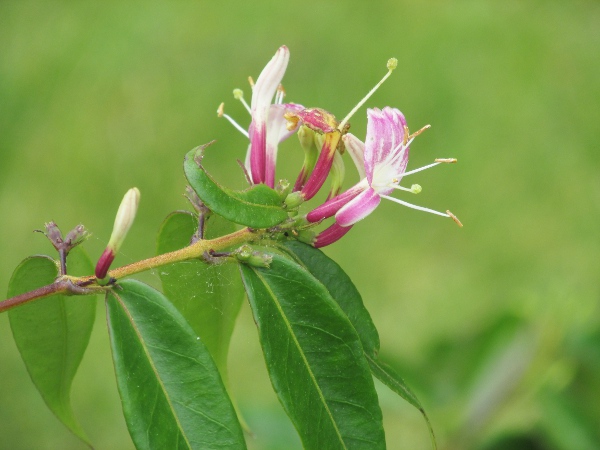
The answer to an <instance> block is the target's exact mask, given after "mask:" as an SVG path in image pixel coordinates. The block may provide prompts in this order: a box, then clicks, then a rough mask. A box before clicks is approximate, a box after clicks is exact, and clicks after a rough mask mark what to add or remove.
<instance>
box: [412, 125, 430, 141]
mask: <svg viewBox="0 0 600 450" xmlns="http://www.w3.org/2000/svg"><path fill="white" fill-rule="evenodd" d="M429 128H431V125H425V126H424V127H423V128H421V129H420V130H419V131H415V132H414V133H413V134H411V135H410V136H409V137H408V139H414V138H416V137H417V136H418V135H420V134H421V133H422V132H423V131H425V130H428V129H429Z"/></svg>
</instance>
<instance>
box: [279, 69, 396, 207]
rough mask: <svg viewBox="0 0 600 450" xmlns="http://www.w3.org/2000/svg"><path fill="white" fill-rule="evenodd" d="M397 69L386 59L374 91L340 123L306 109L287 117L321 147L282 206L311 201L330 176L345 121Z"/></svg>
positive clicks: (324, 114) (328, 116) (347, 126)
mask: <svg viewBox="0 0 600 450" xmlns="http://www.w3.org/2000/svg"><path fill="white" fill-rule="evenodd" d="M397 66H398V60H397V59H396V58H390V59H389V60H388V62H387V69H388V71H387V73H386V74H385V75H384V76H383V78H382V79H381V80H380V81H379V82H378V83H377V84H376V85H375V87H373V89H371V90H370V91H369V92H368V93H367V95H366V96H364V97H363V99H362V100H361V101H360V102H358V104H357V105H356V106H355V107H354V108H353V109H352V110H351V111H350V112H349V113H348V114H347V115H346V117H344V119H343V120H342V121H341V122H337V120H336V119H335V117H334V116H333V114H331V113H328V112H327V111H325V110H322V109H320V108H309V109H305V110H302V111H301V112H300V113H297V114H288V116H287V118H288V120H289V121H290V123H291V124H292V125H294V124H296V123H297V122H301V123H302V124H303V125H305V126H307V127H309V128H310V129H312V130H314V131H315V132H316V133H318V134H319V135H322V136H321V139H320V142H322V145H321V152H320V154H319V158H318V160H317V163H316V165H315V167H314V169H313V171H312V173H311V174H310V176H309V177H308V179H307V180H306V182H305V183H304V184H303V185H302V189H301V190H300V191H299V192H294V193H292V194H291V197H290V199H289V200H288V201H286V204H297V203H301V202H302V201H305V200H309V199H311V198H312V197H314V195H315V194H316V193H317V192H319V190H320V189H321V186H323V183H324V182H325V180H326V178H327V176H328V175H329V173H330V172H331V168H332V165H333V162H334V159H335V155H336V151H337V150H341V148H342V147H341V142H340V140H341V138H342V136H344V135H345V134H346V133H347V131H348V128H349V127H350V126H349V124H348V121H349V120H350V118H351V117H352V116H353V115H354V113H355V112H356V111H357V110H358V109H359V108H360V107H361V106H362V105H364V104H365V102H366V101H367V100H368V99H369V98H370V97H371V95H373V93H374V92H375V91H376V90H377V89H378V88H379V86H381V85H382V84H383V82H384V81H385V80H387V78H388V77H389V76H390V75H391V73H392V71H393V70H394V69H395V68H396V67H397ZM339 169H340V165H339V164H338V166H337V167H336V169H335V170H334V171H337V172H338V174H337V175H338V176H339V175H341V173H339ZM335 183H336V180H334V185H333V187H332V191H331V192H330V196H331V195H332V194H333V193H334V191H335V190H337V186H336V185H335ZM297 185H298V183H297Z"/></svg>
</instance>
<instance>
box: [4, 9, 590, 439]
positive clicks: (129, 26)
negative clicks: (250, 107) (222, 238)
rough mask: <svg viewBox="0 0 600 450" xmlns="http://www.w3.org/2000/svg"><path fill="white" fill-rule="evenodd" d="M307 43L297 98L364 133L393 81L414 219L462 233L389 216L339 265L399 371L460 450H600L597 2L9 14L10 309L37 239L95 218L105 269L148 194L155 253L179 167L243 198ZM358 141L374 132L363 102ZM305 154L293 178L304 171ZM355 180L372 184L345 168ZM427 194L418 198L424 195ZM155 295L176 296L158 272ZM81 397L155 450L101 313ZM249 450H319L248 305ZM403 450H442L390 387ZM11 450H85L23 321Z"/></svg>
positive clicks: (391, 431) (348, 248) (389, 415)
mask: <svg viewBox="0 0 600 450" xmlns="http://www.w3.org/2000/svg"><path fill="white" fill-rule="evenodd" d="M282 44H286V45H287V46H288V47H289V48H290V50H291V62H290V65H289V69H288V72H287V74H286V76H285V79H284V84H285V87H286V90H287V93H288V97H287V99H288V100H289V101H296V102H300V103H302V104H304V105H306V106H320V107H323V108H325V109H327V110H329V111H331V112H332V113H334V114H336V115H337V116H338V118H341V117H343V116H344V115H345V114H346V113H347V112H348V111H349V110H350V109H351V108H352V107H353V106H354V105H355V104H356V102H357V101H358V100H359V99H360V98H361V97H362V96H363V95H364V94H365V93H366V92H367V91H368V90H369V89H370V88H371V87H372V86H373V85H374V83H375V82H376V81H378V80H379V78H380V77H381V76H382V75H383V73H384V72H385V62H386V61H387V59H388V58H389V57H392V56H395V57H397V58H398V59H399V60H400V64H399V68H398V69H397V70H396V71H395V73H394V74H393V76H392V77H391V79H389V80H388V81H387V82H386V83H385V84H384V85H383V87H382V88H381V89H380V90H379V91H378V92H377V93H376V94H375V95H374V96H373V97H372V98H371V99H370V100H369V102H368V103H367V106H369V107H375V106H377V107H383V106H386V105H391V106H395V107H398V108H400V109H401V110H402V111H403V112H404V113H405V115H406V116H407V118H408V121H409V125H411V128H412V129H415V130H416V129H417V128H419V127H421V126H422V125H425V124H427V123H430V124H432V129H431V130H429V131H427V132H426V133H425V134H423V135H422V136H421V137H419V138H418V139H417V141H416V142H415V144H414V145H413V146H412V154H411V161H410V163H409V168H416V167H419V166H421V165H424V164H427V163H429V162H430V161H431V160H432V159H433V158H436V157H456V158H458V160H459V164H457V165H453V166H443V167H438V168H435V169H432V170H430V171H427V172H424V173H421V174H418V175H415V176H414V177H411V178H410V179H409V182H410V183H413V182H417V183H419V184H421V185H422V186H423V193H421V194H420V195H419V196H418V197H412V198H410V199H408V200H410V201H413V202H415V203H418V204H420V205H423V206H428V207H431V208H434V209H438V210H445V209H450V210H452V211H453V212H454V213H456V214H457V215H458V216H459V217H460V219H461V220H462V222H463V223H464V224H465V226H464V228H463V229H459V228H457V227H456V226H455V225H454V224H453V223H452V222H451V221H449V220H444V219H441V218H439V217H436V216H433V215H428V214H424V213H420V212H417V211H414V210H409V209H407V208H403V207H401V206H399V205H396V204H393V203H391V202H383V204H382V205H381V206H380V207H379V208H378V209H377V211H376V212H375V213H374V214H372V215H371V216H370V217H369V218H368V219H367V220H365V221H363V222H361V223H360V224H358V225H357V226H356V227H354V229H353V230H352V231H351V232H350V234H348V235H347V236H346V237H345V238H344V239H343V241H341V242H339V243H337V244H335V245H333V246H331V247H330V248H327V249H326V252H327V253H328V254H329V255H330V256H331V257H332V258H334V259H335V260H336V261H337V262H338V263H339V264H340V265H341V266H342V267H343V268H344V269H345V270H346V271H347V272H348V274H349V275H350V276H351V277H352V278H353V279H354V281H355V283H356V285H357V287H358V288H359V290H360V291H361V293H362V294H363V298H364V301H365V303H366V305H367V307H368V308H369V310H370V311H371V313H372V316H373V319H374V321H375V323H376V325H377V326H378V328H379V330H380V333H381V341H382V354H383V356H384V358H386V359H387V360H388V361H389V362H390V363H392V364H393V365H394V366H395V367H396V368H397V369H399V371H400V372H401V373H402V374H403V375H404V376H405V378H406V380H407V382H408V383H409V384H410V385H411V386H413V388H414V390H415V391H416V392H417V394H418V395H419V397H420V399H421V401H422V403H423V404H424V406H425V408H426V410H427V411H428V412H429V415H430V417H431V421H432V423H433V426H434V429H435V430H436V433H437V436H438V440H439V443H440V447H441V448H442V449H519V448H522V449H530V448H532V449H597V448H600V434H599V431H598V430H599V429H600V402H598V399H599V398H600V320H599V319H600V311H599V300H600V281H599V279H600V277H599V276H598V275H599V273H600V258H599V254H600V236H599V223H600V172H599V167H600V164H599V163H600V156H599V153H598V149H599V142H600V131H599V129H600V126H599V123H600V109H599V106H600V3H598V2H596V1H573V0H565V1H529V2H524V1H505V2H494V1H491V0H478V1H474V0H461V1H432V2H407V1H381V2H359V1H354V2H343V1H330V2H315V1H310V0H309V1H305V2H275V1H265V2H233V1H221V2H208V1H205V2H202V1H197V2H189V1H188V2H160V3H159V2H156V3H154V2H121V3H117V2H114V3H113V2H108V3H104V2H103V3H102V4H92V3H91V2H81V3H75V2H67V1H63V2H28V1H4V2H0V217H1V227H2V228H1V232H0V248H1V252H0V291H2V292H6V287H7V284H8V280H9V277H10V274H11V272H12V270H13V268H14V267H15V266H16V265H17V264H18V263H19V261H20V260H21V259H23V258H24V257H26V256H28V255H30V254H34V253H48V252H51V248H50V245H49V244H48V242H46V241H45V239H44V238H43V236H42V235H40V234H33V233H32V230H35V229H40V228H42V227H43V224H44V222H46V221H49V220H55V221H56V222H57V223H58V224H59V226H61V227H62V228H63V230H65V231H66V230H68V229H70V228H72V227H73V226H75V225H77V224H78V223H80V222H83V223H84V224H85V225H86V226H87V227H88V229H89V230H90V231H91V232H92V233H93V237H92V238H91V239H90V240H89V241H88V242H87V243H86V249H87V250H88V252H89V253H90V254H91V255H92V257H93V258H95V257H97V256H98V255H99V254H100V252H101V251H102V249H103V246H104V244H105V243H106V242H107V240H108V237H109V234H110V231H111V228H112V222H113V218H114V213H115V211H116V208H117V205H118V203H119V201H120V199H121V197H122V195H123V194H124V193H125V191H126V190H127V189H128V188H129V187H132V186H137V187H138V188H139V189H140V190H141V192H142V200H141V209H140V212H139V216H138V219H137V221H136V224H135V226H134V229H133V231H132V234H131V235H130V236H129V237H128V239H127V241H126V243H125V245H124V247H123V249H122V252H121V254H120V255H119V256H118V259H117V261H116V264H119V265H120V264H125V263H128V262H132V261H135V260H138V259H142V258H144V257H147V256H150V255H152V254H153V253H154V248H155V235H156V232H157V230H158V227H159V225H160V223H161V221H162V220H163V218H164V217H165V215H166V214H167V213H169V212H170V211H172V210H174V209H179V208H186V207H187V205H186V202H185V200H184V198H183V197H182V195H181V194H182V192H183V189H184V186H185V182H184V178H183V174H182V169H181V163H182V158H183V155H184V154H185V152H186V151H187V150H189V149H190V148H192V147H194V146H196V145H198V144H202V143H205V142H208V141H210V140H212V139H218V142H217V144H216V145H215V146H213V147H212V148H211V149H210V151H209V154H208V156H207V160H206V161H207V166H208V167H209V168H210V170H211V171H212V173H214V175H215V176H216V177H217V178H218V179H219V180H221V181H223V182H224V184H227V185H230V186H233V187H241V186H243V181H242V177H241V174H240V171H239V169H238V167H237V165H236V163H235V158H243V155H244V154H245V149H246V145H247V144H246V140H245V138H244V137H243V136H242V135H241V134H239V133H237V132H235V131H234V130H233V129H232V128H231V126H230V125H229V124H228V123H227V122H226V121H225V120H223V119H218V118H217V117H216V113H215V111H216V108H217V106H218V105H219V103H220V102H221V101H225V102H226V111H227V112H228V113H230V114H231V115H233V116H234V117H236V118H237V119H238V120H239V122H240V123H242V124H247V123H249V117H248V116H247V114H246V112H245V111H244V110H243V108H242V107H241V105H239V104H237V103H236V102H235V101H234V100H233V98H232V94H231V92H232V89H233V88H235V87H241V88H244V89H245V90H246V92H247V96H249V92H250V90H249V88H248V87H247V84H246V77H247V76H248V75H252V76H254V77H256V76H257V75H258V73H259V72H260V70H261V69H262V67H263V66H264V64H265V63H266V62H267V61H268V60H269V59H270V58H271V56H272V54H273V53H274V52H275V50H276V49H277V48H278V47H279V46H280V45H282ZM351 122H352V131H353V132H354V133H355V134H356V135H358V136H362V137H364V132H365V129H366V114H365V109H364V108H363V109H361V111H359V113H358V114H357V115H355V117H354V118H353V120H352V121H351ZM291 141H292V140H290V141H288V142H287V143H286V145H284V148H283V149H282V151H281V153H280V161H281V163H282V165H281V167H282V169H281V171H280V173H281V174H282V175H283V176H287V177H289V178H293V177H294V176H295V172H296V171H297V170H298V164H299V161H300V155H299V154H298V151H297V150H296V147H295V142H291ZM347 169H348V170H347V172H348V180H347V184H351V183H353V182H354V181H355V176H356V175H355V173H354V169H353V168H352V167H350V165H349V166H348V168H347ZM403 198H406V196H403ZM143 279H144V280H145V281H148V282H149V283H151V284H153V285H158V275H157V273H149V274H146V275H145V276H144V277H143ZM97 322H98V323H97V324H96V327H95V329H94V331H93V334H92V338H91V342H90V348H89V350H88V352H87V354H86V356H85V358H84V360H83V363H82V367H81V369H80V373H79V374H78V376H77V378H76V380H75V385H74V390H73V404H74V408H75V411H76V413H77V415H78V417H79V418H80V420H81V422H82V424H83V426H84V428H85V429H86V431H87V432H88V434H89V436H90V437H91V440H92V441H93V442H94V443H95V444H96V446H97V447H96V448H98V449H129V448H132V444H131V441H130V439H129V436H128V434H127V430H126V427H125V425H124V420H123V418H122V414H121V411H120V404H119V400H118V395H117V392H116V385H115V381H114V375H113V369H112V363H111V359H110V352H109V346H108V338H107V332H106V327H105V326H104V307H103V304H102V302H99V304H98V317H97ZM230 357H231V358H230V359H231V370H230V374H231V375H230V377H231V378H232V385H233V389H234V391H235V393H236V396H237V399H238V402H239V404H240V406H241V408H242V410H243V411H244V414H245V416H246V419H247V421H248V422H249V424H250V426H251V427H252V429H253V431H254V437H252V438H249V446H250V448H252V449H288V448H299V443H298V439H297V438H296V437H295V435H294V431H293V429H292V427H291V425H290V424H289V422H288V421H287V419H286V417H285V415H284V413H283V410H282V408H281V407H280V406H279V404H278V402H277V399H276V398H275V396H274V394H273V393H272V391H271V387H270V383H269V380H268V377H267V375H266V371H265V369H264V363H263V359H262V355H261V352H260V348H259V346H258V343H257V334H256V330H255V328H254V324H253V322H252V318H251V315H250V313H249V310H248V306H247V305H245V306H244V307H243V309H242V314H241V316H240V318H239V320H238V326H237V328H236V332H235V333H234V336H233V344H232V350H231V355H230ZM378 390H379V393H380V399H381V404H382V408H383V412H384V420H385V426H386V436H387V439H388V447H389V448H390V449H427V448H429V445H430V444H429V437H428V435H427V429H426V427H425V425H424V422H423V421H422V419H421V417H420V415H419V413H418V412H417V411H415V410H414V409H413V408H411V407H410V406H408V405H407V404H406V403H404V402H403V401H401V400H400V399H398V398H397V397H396V396H395V395H393V394H391V393H390V392H389V391H388V390H387V389H386V388H384V387H382V386H380V385H378ZM0 448H6V449H58V448H60V449H83V448H84V446H83V444H81V443H80V442H78V441H77V439H75V438H74V437H73V436H71V435H70V434H69V432H68V431H67V430H66V429H65V428H64V427H63V426H62V425H61V424H60V423H59V422H58V420H56V419H55V418H54V417H53V416H52V414H51V413H50V412H48V410H47V409H46V408H45V406H44V404H43V401H42V400H41V397H40V396H39V395H38V393H37V392H36V390H35V388H34V386H33V384H32V383H31V382H30V380H29V377H28V375H27V373H26V370H25V367H24V365H23V363H22V362H21V361H20V359H19V355H18V353H17V350H16V347H15V344H14V342H13V341H12V337H11V332H10V328H9V325H8V320H7V317H6V314H4V315H2V316H0Z"/></svg>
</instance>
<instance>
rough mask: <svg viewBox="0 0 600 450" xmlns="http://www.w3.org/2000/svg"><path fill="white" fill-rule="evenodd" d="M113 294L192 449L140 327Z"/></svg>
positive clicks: (115, 294) (120, 300)
mask: <svg viewBox="0 0 600 450" xmlns="http://www.w3.org/2000/svg"><path fill="white" fill-rule="evenodd" d="M111 294H112V295H114V296H115V298H116V299H117V301H118V302H119V304H120V305H121V306H122V307H123V311H124V312H125V314H126V315H127V317H128V318H129V322H130V323H131V326H132V328H133V331H134V332H135V334H136V336H137V337H138V340H139V342H140V344H141V346H142V349H143V350H144V353H145V354H146V359H147V361H148V363H149V364H150V367H151V368H152V371H153V372H154V375H155V377H156V380H157V382H158V385H159V386H160V389H161V391H162V392H163V395H164V396H165V399H166V400H167V403H168V405H169V408H170V410H171V413H172V415H173V418H174V419H175V423H177V428H178V429H179V431H180V434H181V436H182V437H183V439H184V440H185V443H186V444H187V447H188V448H189V449H191V448H192V446H191V444H190V442H189V441H188V438H187V435H186V434H185V432H184V430H183V427H182V425H181V422H180V421H179V417H177V414H175V408H174V407H173V403H172V402H171V397H170V396H169V395H168V394H167V390H166V388H165V385H164V384H163V382H162V379H161V378H160V376H159V375H158V371H157V370H156V367H155V365H154V361H153V360H152V358H151V357H150V353H149V352H148V349H147V347H146V345H145V343H144V340H143V339H142V336H141V334H140V332H139V329H138V327H137V326H136V324H135V321H134V320H133V317H132V316H131V314H130V312H129V309H128V308H127V307H126V306H125V303H124V302H123V300H122V299H121V297H120V296H119V295H118V294H117V293H116V292H114V291H113V292H112V293H111Z"/></svg>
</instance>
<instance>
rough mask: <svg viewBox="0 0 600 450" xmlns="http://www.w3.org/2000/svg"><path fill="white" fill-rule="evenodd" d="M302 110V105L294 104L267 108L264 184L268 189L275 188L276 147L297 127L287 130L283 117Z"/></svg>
mask: <svg viewBox="0 0 600 450" xmlns="http://www.w3.org/2000/svg"><path fill="white" fill-rule="evenodd" d="M301 109H304V107H303V106H302V105H297V104H295V103H286V104H274V105H271V106H270V108H269V115H268V118H267V124H266V157H265V176H264V180H263V181H264V182H265V184H266V185H267V186H269V187H271V188H272V187H274V186H275V164H276V163H277V146H278V145H279V143H280V142H283V141H284V140H286V139H287V138H289V137H290V136H291V135H292V134H294V132H295V131H296V129H297V128H298V126H299V123H298V124H296V127H294V128H293V129H292V130H288V128H287V124H288V121H287V119H286V118H285V115H286V114H287V113H290V112H292V113H293V112H296V111H299V110H301Z"/></svg>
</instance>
